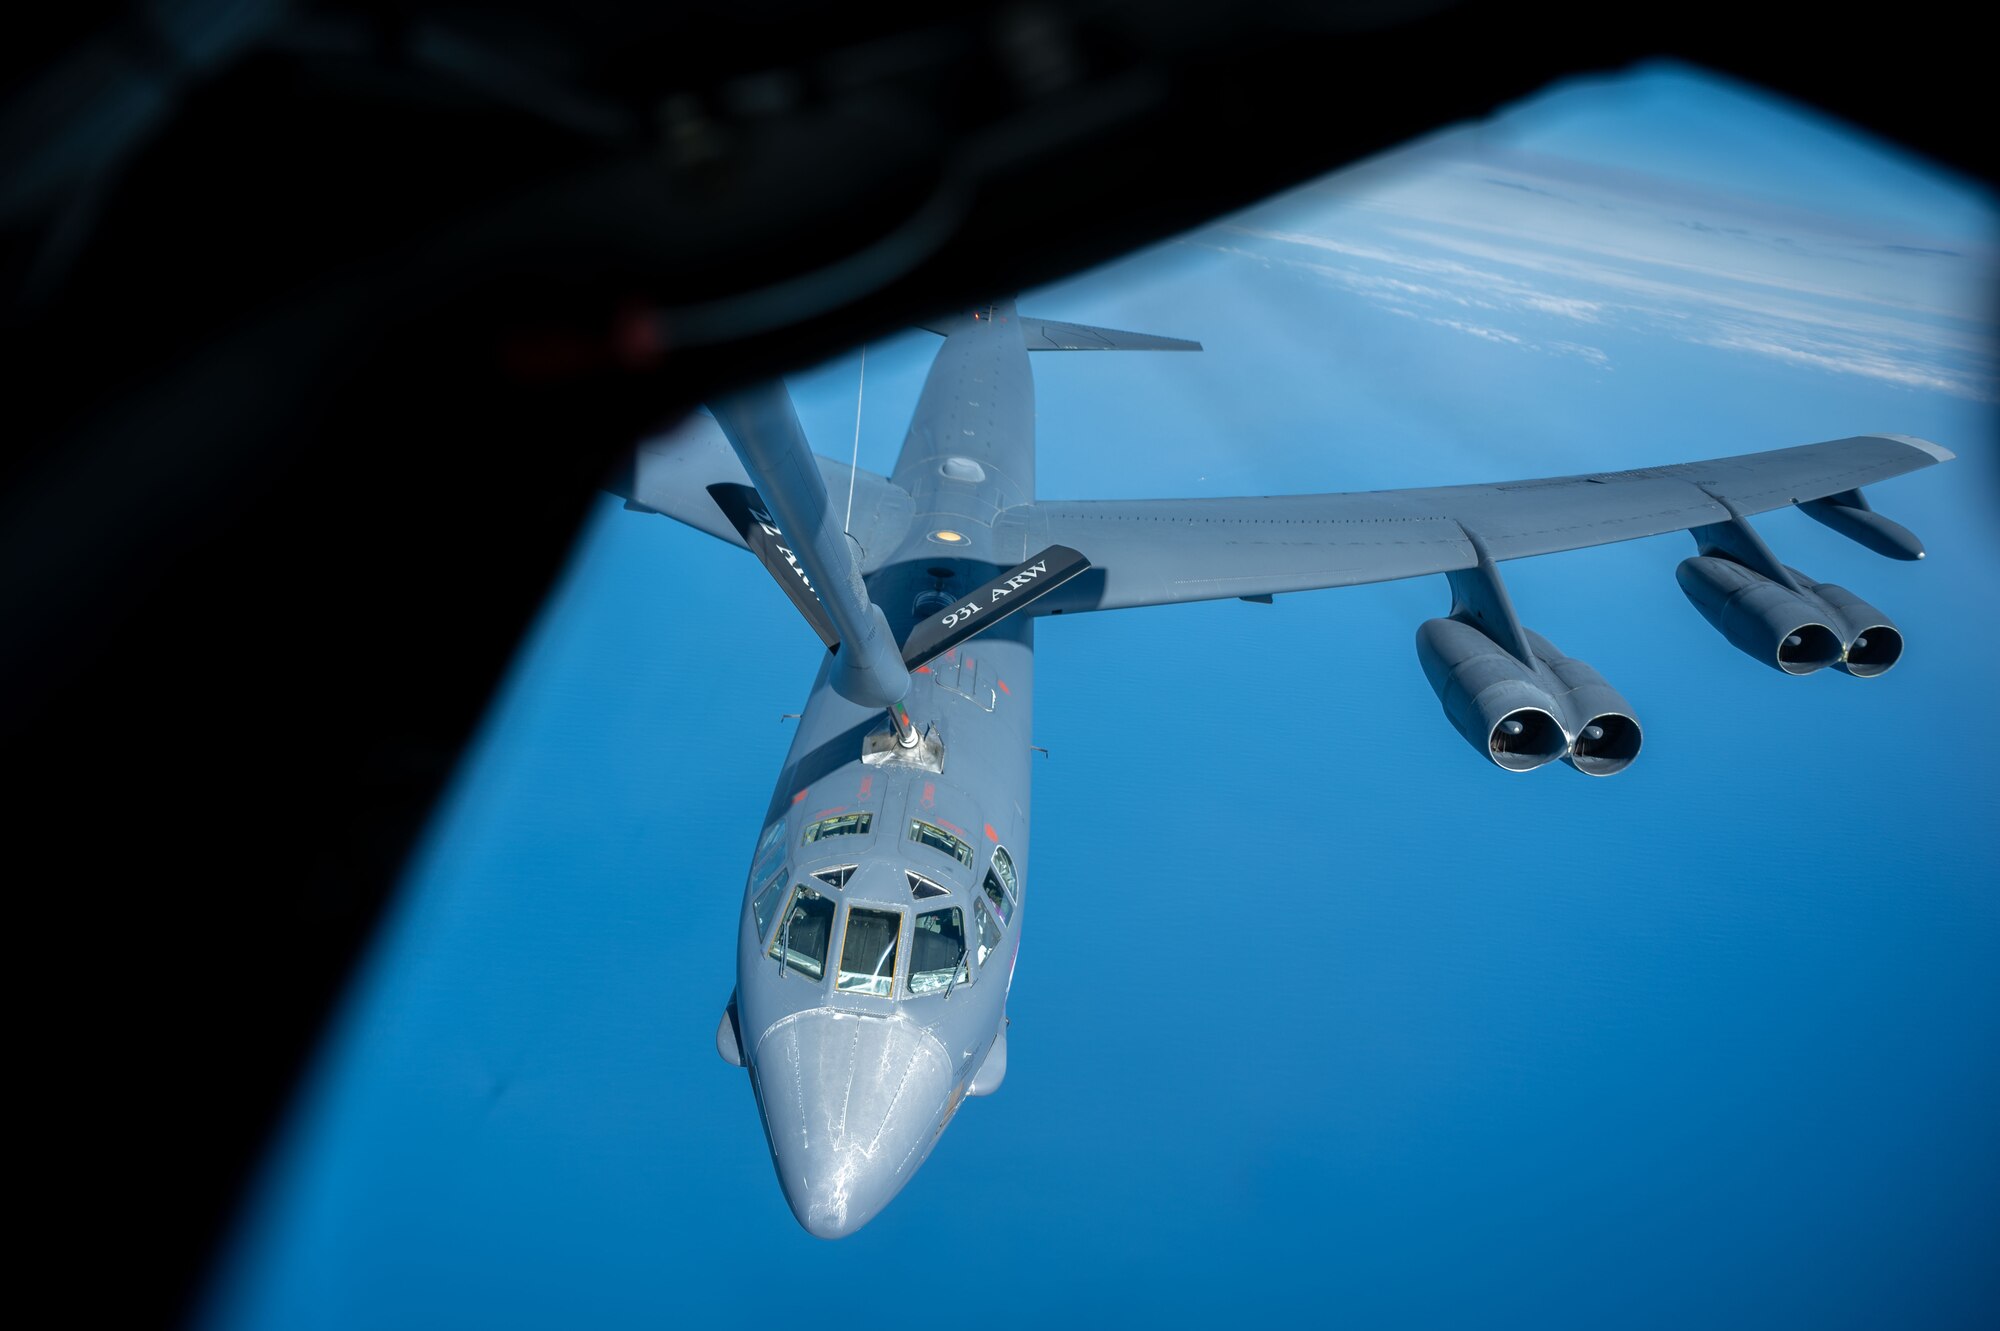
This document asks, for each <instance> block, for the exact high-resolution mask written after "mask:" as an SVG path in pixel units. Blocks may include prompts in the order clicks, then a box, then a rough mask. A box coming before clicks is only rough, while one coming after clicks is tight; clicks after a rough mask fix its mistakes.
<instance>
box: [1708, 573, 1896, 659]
mask: <svg viewBox="0 0 2000 1331" xmlns="http://www.w3.org/2000/svg"><path fill="white" fill-rule="evenodd" d="M1785 572H1787V573H1788V574H1790V575H1791V577H1792V580H1793V581H1794V582H1796V583H1797V584H1798V586H1799V589H1800V590H1794V589H1793V588H1790V587H1786V586H1783V585H1781V584H1779V583H1777V582H1773V581H1772V580H1771V579H1769V578H1767V577H1765V576H1764V575H1763V574H1761V573H1757V572H1754V571H1753V570H1751V569H1748V568H1745V567H1744V566H1743V565H1741V564H1739V563H1737V562H1736V561H1735V560H1733V559H1727V558H1724V557H1722V556H1720V555H1696V556H1694V557H1693V558H1691V559H1684V560H1682V561H1681V564H1680V567H1679V568H1677V569H1675V570H1674V578H1675V580H1676V581H1678V582H1679V583H1680V585H1681V590H1682V591H1683V592H1685V593H1686V594H1687V598H1688V600H1689V601H1691V602H1693V603H1694V608H1695V609H1697V610H1699V611H1701V614H1702V618H1704V619H1706V620H1707V621H1708V622H1709V623H1710V624H1713V625H1714V626H1715V628H1716V631H1717V632H1719V633H1720V634H1722V636H1723V637H1725V638H1727V639H1729V641H1730V643H1731V644H1733V645H1734V646H1735V647H1736V649H1737V650H1738V651H1741V652H1742V653H1744V654H1745V655H1746V656H1749V657H1751V658H1753V659H1755V660H1758V661H1762V662H1763V663H1764V664H1766V665H1768V666H1771V667H1773V668H1774V669H1777V670H1782V671H1784V672H1785V673H1786V674H1788V675H1810V674H1812V673H1813V672H1814V671H1815V670H1822V669H1825V668H1826V667H1827V666H1838V667H1839V668H1840V669H1842V670H1845V671H1846V672H1847V673H1848V674H1850V675H1855V676H1858V677H1860V678H1863V679H1867V678H1870V677H1872V676H1875V675H1879V674H1882V673H1883V672H1884V671H1886V670H1888V669H1889V667H1891V666H1893V665H1895V664H1896V662H1897V661H1898V660H1899V659H1901V657H1902V655H1903V635H1902V634H1901V633H1900V632H1899V631H1898V630H1897V628H1896V626H1895V625H1894V624H1892V623H1890V622H1889V618H1888V616H1886V615H1884V614H1883V613H1882V612H1881V611H1880V610H1877V609H1876V608H1875V607H1874V606H1872V605H1869V604H1868V603H1867V602H1866V601H1863V600H1862V599H1861V598H1860V597H1858V596H1856V595H1855V594H1854V593H1853V592H1850V591H1848V590H1847V589H1846V588H1845V587H1836V586H1834V585H1833V584H1832V583H1830V582H1814V581H1813V580H1812V579H1811V578H1809V577H1807V576H1806V575H1805V574H1803V573H1801V572H1799V571H1798V570H1797V569H1794V568H1788V569H1786V570H1785Z"/></svg>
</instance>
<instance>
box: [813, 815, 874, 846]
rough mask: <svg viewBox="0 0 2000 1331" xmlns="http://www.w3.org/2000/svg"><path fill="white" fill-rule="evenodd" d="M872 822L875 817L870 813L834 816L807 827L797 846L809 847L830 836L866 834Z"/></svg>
mask: <svg viewBox="0 0 2000 1331" xmlns="http://www.w3.org/2000/svg"><path fill="white" fill-rule="evenodd" d="M874 822H875V815H874V814H872V813H839V814H835V815H834V816H833V817H831V818H822V819H820V820H819V821H818V822H816V823H814V824H813V825H812V826H811V827H808V828H807V829H806V834H805V836H804V837H803V838H802V839H801V840H800V842H799V844H800V845H802V846H810V845H811V844H812V843H813V842H815V841H822V840H824V839H826V838H827V837H830V836H854V835H857V834H859V833H862V832H866V831H867V830H868V829H869V828H870V827H871V826H873V825H874Z"/></svg>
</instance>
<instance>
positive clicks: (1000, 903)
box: [980, 869, 1014, 928]
mask: <svg viewBox="0 0 2000 1331" xmlns="http://www.w3.org/2000/svg"><path fill="white" fill-rule="evenodd" d="M980 887H981V889H982V890H984V891H985V893H986V899H987V900H988V901H990V902H992V903H993V913H994V914H995V915H998V916H999V917H1000V926H1001V927H1002V928H1005V927H1006V926H1007V924H1008V923H1009V922H1010V921H1011V920H1012V919H1013V918H1014V902H1013V900H1012V898H1011V897H1010V895H1009V894H1008V893H1007V892H1006V891H1004V890H1002V888H1001V886H1000V879H999V878H998V877H996V876H995V875H994V872H993V871H992V870H991V869H988V870H987V871H986V881H985V882H983V883H981V884H980Z"/></svg>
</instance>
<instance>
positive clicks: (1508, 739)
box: [1417, 619, 1641, 776]
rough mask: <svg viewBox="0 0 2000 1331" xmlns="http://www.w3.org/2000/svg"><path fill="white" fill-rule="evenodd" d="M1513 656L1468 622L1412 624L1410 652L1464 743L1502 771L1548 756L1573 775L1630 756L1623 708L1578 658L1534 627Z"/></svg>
mask: <svg viewBox="0 0 2000 1331" xmlns="http://www.w3.org/2000/svg"><path fill="white" fill-rule="evenodd" d="M1526 637H1527V640H1528V645H1529V648H1530V658H1531V659H1529V660H1528V661H1522V660H1520V659H1518V658H1517V657H1515V656H1514V655H1513V654H1512V653H1510V652H1508V651H1507V650H1506V649H1505V648H1503V647H1501V646H1500V644H1499V643H1497V642H1495V641H1494V640H1493V639H1492V638H1489V637H1488V636H1486V634H1485V633H1483V632H1481V631H1480V630H1479V629H1477V628H1475V627H1474V626H1473V625H1471V624H1468V623H1465V622H1464V621H1463V620H1458V619H1432V620H1427V621H1425V622H1424V624H1423V626H1422V627H1421V628H1419V629H1418V630H1417V659H1418V660H1419V661H1420V662H1421V663H1422V664H1423V667H1424V677H1425V678H1426V679H1428V680H1429V681H1430V685H1431V690H1432V691H1433V692H1434V693H1436V694H1437V696H1438V702H1439V703H1440V704H1441V705H1442V706H1443V707H1444V714H1445V718H1446V719H1447V720H1449V721H1450V722H1451V724H1452V726H1453V727H1454V728H1455V729H1456V730H1457V731H1458V733H1459V734H1461V735H1463V736H1465V739H1466V742H1467V743H1469V744H1471V745H1472V747H1473V748H1475V749H1478V750H1479V751H1480V752H1481V753H1484V754H1485V755H1486V756H1487V757H1488V758H1489V759H1491V760H1492V761H1493V762H1494V763H1495V764H1496V765H1498V766H1500V767H1504V768H1506V769H1507V770H1508V771H1510V772H1528V771H1533V770H1534V769H1535V768H1537V767H1541V766H1543V765H1544V764H1546V763H1550V762H1553V761H1555V760H1556V759H1557V758H1561V759H1564V760H1565V761H1567V762H1568V763H1569V764H1570V765H1571V766H1572V767H1574V768H1576V769H1577V770H1578V771H1579V772H1586V773H1588V774H1590V775H1592V776H1610V775H1612V774H1613V773H1614V772H1622V771H1624V770H1625V768H1626V767H1628V766H1630V765H1631V762H1632V760H1633V759H1634V758H1636V757H1638V755H1639V744H1640V738H1641V731H1640V727H1639V722H1638V719H1637V718H1636V717H1634V716H1633V715H1632V709H1631V706H1630V705H1629V704H1628V703H1626V701H1625V699H1624V698H1623V697H1621V696H1620V695H1619V693H1618V691H1617V690H1615V689H1613V688H1612V687H1611V686H1610V685H1609V684H1607V683H1606V682H1605V680H1604V676H1602V675H1600V674H1598V673H1597V671H1595V670H1593V669H1592V668H1591V667H1590V666H1588V665H1586V664H1585V663H1583V662H1582V661H1576V660H1572V659H1570V658H1569V657H1566V656H1564V655H1563V654H1562V653H1561V652H1560V651H1559V650H1557V648H1556V647H1555V645H1554V644H1553V643H1551V642H1549V640H1548V639H1547V638H1544V637H1542V636H1541V635H1540V634H1538V633H1528V634H1526Z"/></svg>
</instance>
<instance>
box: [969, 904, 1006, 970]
mask: <svg viewBox="0 0 2000 1331" xmlns="http://www.w3.org/2000/svg"><path fill="white" fill-rule="evenodd" d="M972 914H973V916H974V918H976V919H977V920H978V921H979V964H980V965H982V966H984V965H985V964H986V958H987V957H989V956H991V955H992V954H993V949H994V948H996V947H999V946H1000V926H999V925H998V924H997V923H995V922H994V919H993V912H991V911H989V910H987V909H986V903H985V902H983V901H974V902H973V903H972Z"/></svg>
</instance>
